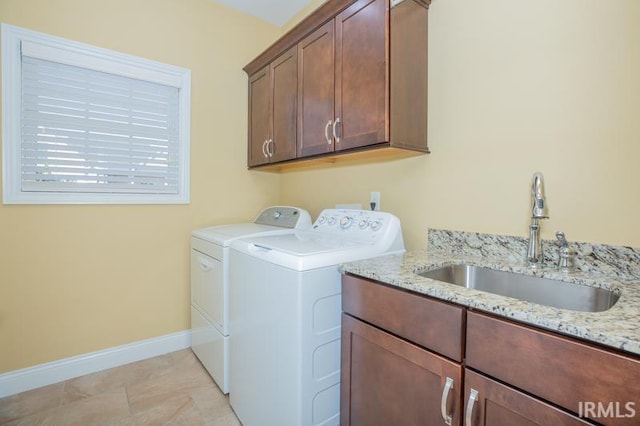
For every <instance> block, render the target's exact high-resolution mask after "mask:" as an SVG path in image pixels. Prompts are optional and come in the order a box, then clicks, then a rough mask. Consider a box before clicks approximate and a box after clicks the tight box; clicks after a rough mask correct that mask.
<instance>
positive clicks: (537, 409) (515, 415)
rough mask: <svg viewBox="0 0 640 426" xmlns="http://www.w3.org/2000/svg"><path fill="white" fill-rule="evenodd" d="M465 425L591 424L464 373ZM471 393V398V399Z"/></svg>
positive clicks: (482, 378)
mask: <svg viewBox="0 0 640 426" xmlns="http://www.w3.org/2000/svg"><path fill="white" fill-rule="evenodd" d="M464 383H465V384H464V395H465V401H466V406H465V413H464V418H465V422H464V425H465V426H484V425H487V426H494V425H505V426H535V425H540V426H565V425H566V426H574V425H575V426H578V425H588V424H591V423H589V422H586V421H584V420H582V419H580V418H578V417H575V416H573V415H571V414H568V413H566V412H564V411H561V410H559V409H557V408H555V407H554V406H552V405H549V404H546V403H544V402H542V401H541V400H538V399H536V398H533V397H531V396H529V395H527V394H524V393H522V392H519V391H517V390H515V389H513V388H510V387H508V386H505V385H503V384H501V383H498V382H496V381H493V380H491V379H489V378H488V377H485V376H483V375H480V374H478V373H476V372H474V371H471V370H468V369H466V370H465V377H464ZM472 392H473V393H474V395H475V396H474V397H473V399H470V398H471V394H472Z"/></svg>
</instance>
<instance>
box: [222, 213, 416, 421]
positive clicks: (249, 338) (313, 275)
mask: <svg viewBox="0 0 640 426" xmlns="http://www.w3.org/2000/svg"><path fill="white" fill-rule="evenodd" d="M230 247H231V250H230V252H229V271H230V274H231V286H230V292H231V300H230V306H229V314H230V327H231V328H230V330H231V339H230V350H231V364H230V367H231V370H230V372H231V376H230V378H231V382H230V389H231V392H230V394H229V397H230V403H231V406H232V407H233V409H234V411H235V412H236V414H237V416H238V418H239V419H240V421H241V422H242V424H243V425H244V426H264V425H278V426H310V425H338V424H339V422H340V313H341V276H340V273H339V271H338V265H339V264H340V263H343V262H349V261H353V260H359V259H365V258H369V257H375V256H380V255H384V254H391V253H402V252H404V242H403V238H402V230H401V226H400V221H399V220H398V218H397V217H395V216H393V215H392V214H389V213H384V212H374V211H365V210H336V209H327V210H324V211H323V212H322V213H321V214H320V216H319V217H318V219H317V220H316V222H315V223H314V224H313V227H312V229H311V230H308V231H296V232H294V233H291V234H288V235H278V236H258V237H250V238H242V239H238V240H235V241H233V242H232V243H231V245H230Z"/></svg>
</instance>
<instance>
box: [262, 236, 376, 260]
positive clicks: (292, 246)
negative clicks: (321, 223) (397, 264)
mask: <svg viewBox="0 0 640 426" xmlns="http://www.w3.org/2000/svg"><path fill="white" fill-rule="evenodd" d="M251 242H252V243H253V244H254V245H255V246H256V247H262V248H265V249H269V250H275V251H278V252H281V253H286V254H289V255H292V256H311V255H314V256H321V255H322V254H324V253H329V252H333V251H336V250H346V249H352V248H355V247H367V246H373V244H372V243H364V242H359V241H354V240H352V239H346V238H336V237H335V236H327V235H323V234H321V233H318V232H300V231H298V232H294V233H290V234H286V235H270V236H258V237H254V238H251Z"/></svg>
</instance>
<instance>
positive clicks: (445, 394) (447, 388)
mask: <svg viewBox="0 0 640 426" xmlns="http://www.w3.org/2000/svg"><path fill="white" fill-rule="evenodd" d="M451 389H453V379H452V378H451V377H447V381H446V382H445V384H444V389H443V390H442V400H441V401H440V414H442V418H443V419H444V422H445V423H446V424H447V425H449V426H451V421H452V419H451V416H450V415H449V414H448V413H447V400H448V399H449V393H451Z"/></svg>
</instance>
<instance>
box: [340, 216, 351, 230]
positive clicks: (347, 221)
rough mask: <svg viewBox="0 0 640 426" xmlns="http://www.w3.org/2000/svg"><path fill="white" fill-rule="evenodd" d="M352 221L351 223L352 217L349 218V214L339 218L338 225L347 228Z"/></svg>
mask: <svg viewBox="0 0 640 426" xmlns="http://www.w3.org/2000/svg"><path fill="white" fill-rule="evenodd" d="M352 223H353V219H351V218H350V217H349V216H344V217H343V218H342V219H340V227H341V228H342V229H347V228H349V227H350V226H351V224H352Z"/></svg>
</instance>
